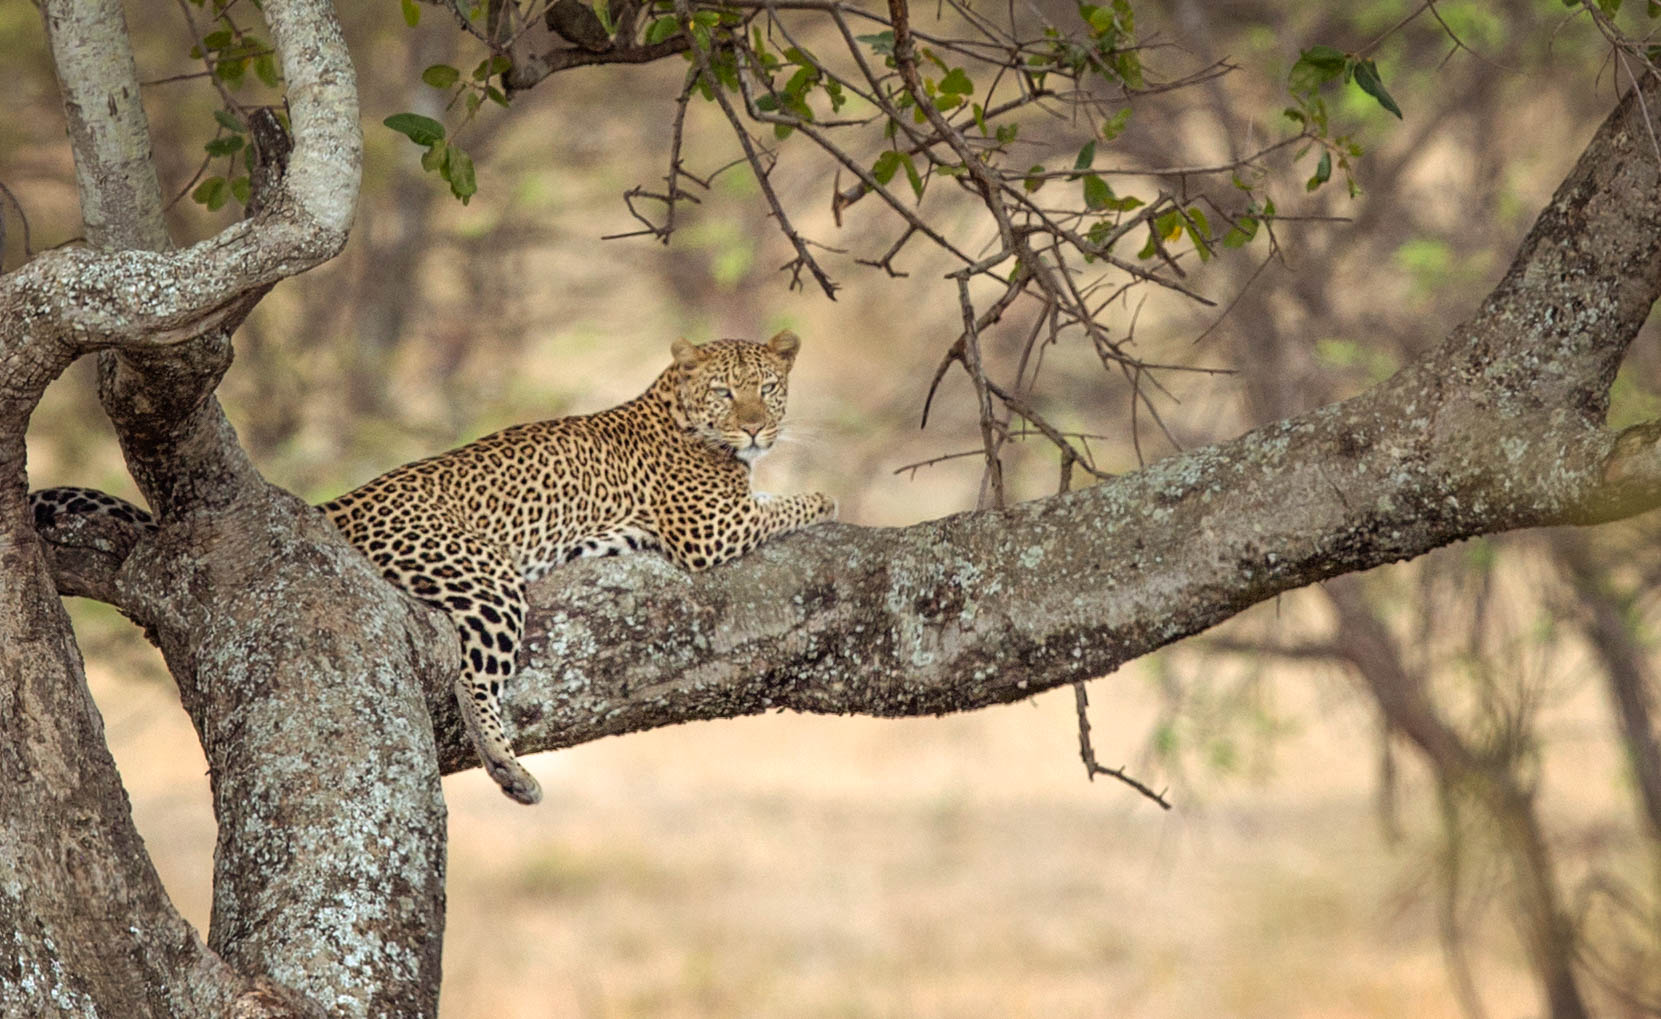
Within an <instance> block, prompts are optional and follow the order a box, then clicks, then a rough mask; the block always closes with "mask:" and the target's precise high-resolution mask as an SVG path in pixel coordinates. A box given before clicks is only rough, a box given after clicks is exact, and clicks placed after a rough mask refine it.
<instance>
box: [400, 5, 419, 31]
mask: <svg viewBox="0 0 1661 1019" xmlns="http://www.w3.org/2000/svg"><path fill="white" fill-rule="evenodd" d="M399 2H400V3H401V4H402V5H403V8H404V24H406V25H408V26H409V27H410V28H414V27H415V26H416V25H419V24H421V8H420V6H419V5H417V4H416V2H415V0H399Z"/></svg>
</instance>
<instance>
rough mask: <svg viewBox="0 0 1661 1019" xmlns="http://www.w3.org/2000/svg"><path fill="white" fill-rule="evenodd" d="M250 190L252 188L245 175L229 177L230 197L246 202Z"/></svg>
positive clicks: (244, 203) (245, 203)
mask: <svg viewBox="0 0 1661 1019" xmlns="http://www.w3.org/2000/svg"><path fill="white" fill-rule="evenodd" d="M252 190H253V189H252V187H251V186H250V185H249V183H248V178H247V177H232V178H231V197H232V198H235V199H236V200H237V201H238V202H240V203H241V204H243V205H247V204H248V196H249V194H251V193H252Z"/></svg>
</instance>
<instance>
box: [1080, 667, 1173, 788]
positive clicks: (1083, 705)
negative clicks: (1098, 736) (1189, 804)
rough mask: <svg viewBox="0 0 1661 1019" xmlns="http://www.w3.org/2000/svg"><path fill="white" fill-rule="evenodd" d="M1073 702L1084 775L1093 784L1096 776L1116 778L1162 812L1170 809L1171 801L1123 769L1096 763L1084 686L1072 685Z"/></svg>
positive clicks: (1087, 699)
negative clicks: (1076, 712) (1158, 807)
mask: <svg viewBox="0 0 1661 1019" xmlns="http://www.w3.org/2000/svg"><path fill="white" fill-rule="evenodd" d="M1073 702H1074V703H1075V704H1076V705H1077V706H1078V752H1079V759H1080V760H1082V761H1083V762H1084V773H1085V774H1086V775H1088V776H1089V778H1090V781H1092V782H1094V781H1095V780H1096V776H1097V775H1106V776H1108V777H1109V778H1116V779H1118V780H1119V781H1121V782H1123V783H1124V784H1125V785H1128V786H1130V787H1131V788H1132V789H1135V790H1136V791H1137V792H1139V793H1141V794H1142V795H1143V796H1146V797H1147V798H1148V799H1150V800H1152V801H1154V802H1155V803H1157V804H1159V806H1160V808H1161V809H1163V810H1170V809H1171V801H1170V800H1167V799H1166V798H1165V794H1164V793H1162V792H1158V793H1156V792H1154V791H1153V789H1152V788H1150V787H1149V786H1147V785H1144V784H1143V783H1142V782H1140V781H1138V780H1136V779H1135V778H1132V777H1131V776H1130V775H1128V774H1126V772H1125V769H1124V768H1104V767H1102V766H1101V765H1100V764H1098V763H1097V762H1096V749H1095V747H1093V746H1091V744H1090V710H1089V709H1090V698H1089V697H1088V696H1087V695H1086V694H1085V692H1084V684H1083V683H1082V682H1080V683H1074V684H1073Z"/></svg>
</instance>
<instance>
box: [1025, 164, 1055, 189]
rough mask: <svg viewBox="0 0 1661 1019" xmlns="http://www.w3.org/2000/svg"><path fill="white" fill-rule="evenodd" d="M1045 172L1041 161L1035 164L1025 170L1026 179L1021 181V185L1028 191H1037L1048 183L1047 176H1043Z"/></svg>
mask: <svg viewBox="0 0 1661 1019" xmlns="http://www.w3.org/2000/svg"><path fill="white" fill-rule="evenodd" d="M1046 172H1047V171H1046V170H1045V169H1044V165H1043V164H1042V163H1039V164H1035V165H1034V166H1033V167H1032V168H1031V169H1030V170H1028V171H1027V179H1026V180H1024V181H1022V182H1021V186H1022V187H1024V188H1026V189H1027V191H1028V192H1029V193H1030V192H1033V191H1037V190H1038V189H1039V188H1041V187H1043V186H1044V185H1045V184H1048V183H1049V178H1047V177H1045V176H1044V174H1045V173H1046Z"/></svg>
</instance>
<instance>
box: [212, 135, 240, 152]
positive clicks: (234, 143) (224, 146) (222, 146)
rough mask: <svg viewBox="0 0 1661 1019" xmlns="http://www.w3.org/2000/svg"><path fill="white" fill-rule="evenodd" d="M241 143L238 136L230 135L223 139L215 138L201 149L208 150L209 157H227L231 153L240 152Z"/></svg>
mask: <svg viewBox="0 0 1661 1019" xmlns="http://www.w3.org/2000/svg"><path fill="white" fill-rule="evenodd" d="M242 142H243V139H242V136H241V135H240V134H232V135H226V136H225V137H223V138H215V139H213V140H212V141H210V142H208V143H207V144H206V145H204V146H202V147H203V148H204V149H207V150H208V155H210V156H228V155H230V154H231V153H233V152H237V151H240V150H241V148H242Z"/></svg>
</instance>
